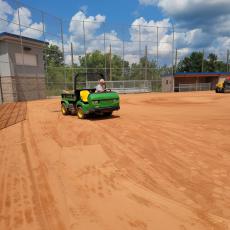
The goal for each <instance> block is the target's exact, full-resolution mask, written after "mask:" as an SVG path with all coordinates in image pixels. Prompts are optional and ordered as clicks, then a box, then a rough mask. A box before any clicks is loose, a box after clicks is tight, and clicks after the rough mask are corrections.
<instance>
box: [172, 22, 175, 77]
mask: <svg viewBox="0 0 230 230" xmlns="http://www.w3.org/2000/svg"><path fill="white" fill-rule="evenodd" d="M174 47H175V28H174V24H172V76H174V66H173V65H174Z"/></svg>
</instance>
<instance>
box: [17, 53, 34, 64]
mask: <svg viewBox="0 0 230 230" xmlns="http://www.w3.org/2000/svg"><path fill="white" fill-rule="evenodd" d="M23 59H24V60H23ZM15 62H16V65H27V66H37V65H38V62H37V56H36V55H34V54H25V53H24V54H22V53H15Z"/></svg>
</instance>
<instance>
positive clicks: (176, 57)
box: [175, 48, 178, 72]
mask: <svg viewBox="0 0 230 230" xmlns="http://www.w3.org/2000/svg"><path fill="white" fill-rule="evenodd" d="M177 59H178V49H177V48H176V54H175V72H176V71H177Z"/></svg>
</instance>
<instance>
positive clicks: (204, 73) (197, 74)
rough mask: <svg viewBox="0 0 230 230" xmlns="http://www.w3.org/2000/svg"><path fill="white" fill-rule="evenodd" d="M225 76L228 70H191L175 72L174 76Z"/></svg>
mask: <svg viewBox="0 0 230 230" xmlns="http://www.w3.org/2000/svg"><path fill="white" fill-rule="evenodd" d="M221 76H223V77H226V76H230V72H202V73H199V72H193V73H175V74H174V77H221Z"/></svg>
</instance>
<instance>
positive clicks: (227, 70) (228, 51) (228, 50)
mask: <svg viewBox="0 0 230 230" xmlns="http://www.w3.org/2000/svg"><path fill="white" fill-rule="evenodd" d="M227 72H229V50H227Z"/></svg>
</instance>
